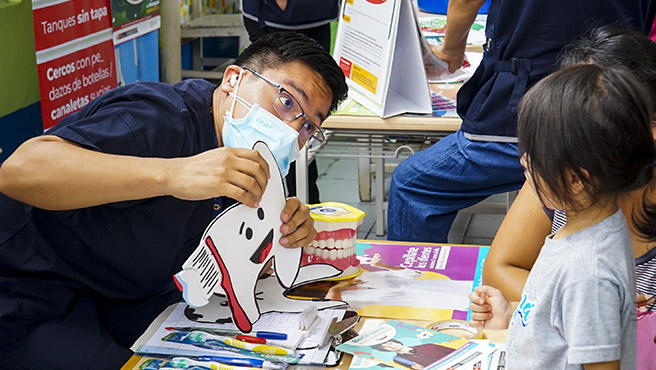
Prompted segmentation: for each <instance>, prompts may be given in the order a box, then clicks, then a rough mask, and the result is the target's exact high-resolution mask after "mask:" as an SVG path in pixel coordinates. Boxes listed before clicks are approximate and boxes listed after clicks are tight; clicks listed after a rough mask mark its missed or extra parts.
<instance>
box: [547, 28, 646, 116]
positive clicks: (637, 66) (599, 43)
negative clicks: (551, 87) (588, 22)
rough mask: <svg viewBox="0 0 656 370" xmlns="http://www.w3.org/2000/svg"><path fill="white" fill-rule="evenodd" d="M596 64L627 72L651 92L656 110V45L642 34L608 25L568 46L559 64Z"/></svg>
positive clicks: (593, 30)
mask: <svg viewBox="0 0 656 370" xmlns="http://www.w3.org/2000/svg"><path fill="white" fill-rule="evenodd" d="M580 63H596V64H599V65H602V66H606V67H622V68H625V69H627V70H628V71H629V72H631V73H632V74H633V76H634V77H635V78H636V79H637V80H638V81H639V82H641V83H643V85H644V86H645V88H646V89H647V90H648V91H649V93H650V95H651V99H652V105H654V106H656V43H655V42H653V41H652V40H650V39H649V38H648V37H647V36H645V35H643V34H642V33H640V32H636V31H631V30H629V29H627V28H623V27H620V26H617V25H606V26H602V27H598V28H594V29H592V30H590V31H588V32H586V33H585V34H584V35H583V36H582V37H581V38H579V39H577V40H575V41H574V42H572V43H570V44H568V45H567V46H565V47H564V48H563V50H562V52H561V54H560V57H559V64H560V65H561V66H563V67H569V66H573V65H576V64H580Z"/></svg>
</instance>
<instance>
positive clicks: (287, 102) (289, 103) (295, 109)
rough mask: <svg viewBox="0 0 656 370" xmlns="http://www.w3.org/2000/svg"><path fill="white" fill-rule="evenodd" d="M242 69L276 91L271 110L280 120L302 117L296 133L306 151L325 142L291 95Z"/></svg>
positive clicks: (259, 75)
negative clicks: (299, 127)
mask: <svg viewBox="0 0 656 370" xmlns="http://www.w3.org/2000/svg"><path fill="white" fill-rule="evenodd" d="M243 68H244V69H245V70H247V71H249V72H251V73H252V74H254V75H256V76H257V77H259V78H261V79H263V80H264V81H266V82H268V83H269V84H270V85H272V86H273V87H275V88H276V89H278V93H277V94H276V96H274V97H273V101H272V102H271V104H272V105H273V109H275V111H276V112H277V113H278V115H279V116H280V118H282V119H283V120H284V121H287V122H292V121H294V120H297V119H299V118H301V117H303V123H302V125H301V129H300V130H299V131H298V140H299V141H300V142H301V143H303V144H305V145H307V147H308V149H314V148H317V147H319V146H320V145H321V144H322V143H323V142H324V141H325V140H326V137H325V136H324V135H323V132H322V131H321V129H320V128H319V125H317V124H316V123H314V122H312V120H310V118H308V116H307V115H306V114H305V112H304V111H303V108H302V107H301V104H300V103H299V102H298V100H296V98H295V97H294V95H292V94H291V93H290V92H289V91H287V90H286V89H285V88H284V87H282V86H281V85H280V84H277V83H275V82H273V81H271V80H269V79H268V78H266V77H264V76H262V75H261V74H259V73H257V72H255V71H254V70H253V69H251V68H249V67H243Z"/></svg>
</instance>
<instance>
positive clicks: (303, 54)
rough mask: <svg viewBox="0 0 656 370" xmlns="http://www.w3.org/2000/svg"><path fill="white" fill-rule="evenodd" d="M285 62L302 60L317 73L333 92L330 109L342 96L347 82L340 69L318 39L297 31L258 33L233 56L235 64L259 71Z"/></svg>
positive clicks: (344, 93) (346, 89)
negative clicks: (262, 34)
mask: <svg viewBox="0 0 656 370" xmlns="http://www.w3.org/2000/svg"><path fill="white" fill-rule="evenodd" d="M289 62H300V63H303V64H304V65H306V66H307V67H308V68H310V69H312V70H313V71H315V72H316V73H317V74H319V76H321V78H322V79H323V81H324V82H325V83H326V86H328V88H329V89H330V91H331V93H332V95H333V99H332V102H331V104H330V112H333V111H335V110H336V109H337V106H338V105H339V103H341V102H342V101H343V100H344V99H346V95H347V93H348V86H347V85H346V78H345V77H344V72H342V70H341V69H340V68H339V66H338V65H337V63H336V62H335V60H334V59H333V57H332V56H330V54H329V53H328V52H327V51H326V50H324V48H322V47H321V45H319V43H317V42H316V41H315V40H313V39H311V38H309V37H307V36H305V35H303V34H300V33H298V32H274V33H270V34H267V35H265V36H262V37H261V38H259V39H257V40H255V41H254V42H253V43H252V44H250V45H249V46H248V47H247V48H246V49H245V50H244V51H243V52H242V53H241V54H240V55H239V57H237V60H236V61H235V64H236V65H238V66H241V67H251V68H253V69H254V70H256V71H262V70H264V69H269V68H275V67H277V66H280V65H282V64H285V63H289Z"/></svg>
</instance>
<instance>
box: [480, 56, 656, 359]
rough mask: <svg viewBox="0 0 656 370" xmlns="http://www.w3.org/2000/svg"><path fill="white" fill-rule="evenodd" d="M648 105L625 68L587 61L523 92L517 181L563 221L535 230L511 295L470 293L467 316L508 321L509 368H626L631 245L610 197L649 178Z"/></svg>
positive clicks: (655, 152) (495, 324)
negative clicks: (539, 240)
mask: <svg viewBox="0 0 656 370" xmlns="http://www.w3.org/2000/svg"><path fill="white" fill-rule="evenodd" d="M652 115H653V108H652V106H651V103H650V100H649V94H648V93H647V92H646V91H645V88H644V87H643V86H642V85H641V84H640V83H639V82H637V81H636V80H635V78H634V77H633V76H632V75H631V74H630V73H629V72H627V71H625V70H623V69H619V68H606V67H601V66H598V65H594V64H588V65H578V66H573V67H568V68H564V69H562V70H560V71H558V72H555V73H553V74H552V75H550V76H548V77H546V78H545V79H544V80H542V81H541V82H539V83H538V84H536V86H534V87H533V88H532V89H531V90H530V91H529V92H528V93H527V94H526V96H525V97H524V98H523V100H522V103H521V105H520V110H519V115H518V137H519V146H520V150H521V151H522V152H523V153H524V154H523V155H522V164H523V165H524V166H525V168H526V177H527V181H528V182H529V184H530V185H531V187H532V188H533V189H534V190H535V192H536V193H537V195H538V197H539V199H540V201H541V202H542V203H543V205H544V206H545V207H547V208H551V209H562V210H565V211H566V212H567V224H565V226H563V227H562V228H561V229H560V230H558V231H557V232H556V233H555V234H551V235H549V236H548V237H547V238H546V240H545V243H544V246H543V247H542V249H541V251H540V255H539V256H538V259H537V260H536V262H535V264H534V266H533V268H532V269H531V272H530V274H529V277H528V279H527V281H526V284H525V286H524V290H523V292H522V295H521V299H520V301H519V302H508V301H507V300H506V299H505V298H504V296H503V294H502V293H501V292H500V291H499V290H497V289H495V288H493V287H489V286H482V287H478V288H476V290H475V291H474V292H473V293H471V295H470V299H471V300H472V304H471V305H470V307H471V309H472V320H473V321H474V324H476V325H481V326H484V327H486V328H504V327H508V325H510V326H509V330H508V348H507V353H508V368H509V369H513V368H531V369H533V368H534V369H542V368H549V369H576V368H585V369H592V368H594V369H619V368H623V369H624V368H626V369H629V368H635V366H636V359H635V338H636V308H635V278H634V263H633V262H634V260H633V250H632V245H631V238H630V235H629V232H628V228H627V224H626V222H625V219H624V216H623V215H622V212H621V211H620V210H619V207H618V203H617V199H618V197H619V196H621V195H622V194H624V193H626V192H629V191H631V190H634V189H637V188H640V187H642V186H644V185H646V184H647V183H648V182H649V181H650V180H651V177H652V170H651V169H652V167H651V165H652V163H653V162H654V160H655V159H656V149H655V147H654V141H653V139H652V135H651V119H652Z"/></svg>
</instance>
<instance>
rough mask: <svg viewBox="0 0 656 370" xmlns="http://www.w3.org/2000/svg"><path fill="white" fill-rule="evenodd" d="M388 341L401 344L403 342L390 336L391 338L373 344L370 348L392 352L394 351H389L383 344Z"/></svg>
mask: <svg viewBox="0 0 656 370" xmlns="http://www.w3.org/2000/svg"><path fill="white" fill-rule="evenodd" d="M389 342H394V343H398V344H403V342H401V341H399V340H396V339H394V338H392V339H388V340H386V341H384V342H383V343H379V344H374V345H373V346H371V348H372V349H375V350H377V351H386V352H394V351H390V350H388V349H386V348H385V347H384V346H383V344H385V343H389Z"/></svg>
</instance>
